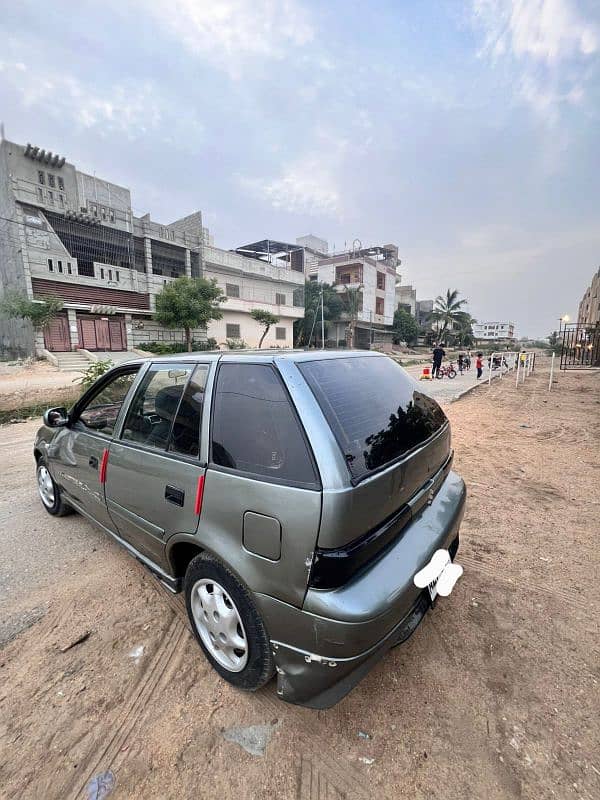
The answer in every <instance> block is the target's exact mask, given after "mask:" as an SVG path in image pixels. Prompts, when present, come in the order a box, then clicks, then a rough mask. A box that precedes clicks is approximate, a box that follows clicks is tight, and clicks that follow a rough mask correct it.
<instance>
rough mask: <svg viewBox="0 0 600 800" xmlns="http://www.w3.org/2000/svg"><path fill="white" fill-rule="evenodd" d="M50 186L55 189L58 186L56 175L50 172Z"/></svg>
mask: <svg viewBox="0 0 600 800" xmlns="http://www.w3.org/2000/svg"><path fill="white" fill-rule="evenodd" d="M48 186H51V187H52V188H53V189H54V187H55V186H56V180H55V178H54V175H52V174H51V173H50V172H49V173H48Z"/></svg>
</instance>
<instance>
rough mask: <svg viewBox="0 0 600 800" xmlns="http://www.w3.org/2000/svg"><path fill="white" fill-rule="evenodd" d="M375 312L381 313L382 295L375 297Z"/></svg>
mask: <svg viewBox="0 0 600 800" xmlns="http://www.w3.org/2000/svg"><path fill="white" fill-rule="evenodd" d="M375 313H376V314H383V297H376V298H375Z"/></svg>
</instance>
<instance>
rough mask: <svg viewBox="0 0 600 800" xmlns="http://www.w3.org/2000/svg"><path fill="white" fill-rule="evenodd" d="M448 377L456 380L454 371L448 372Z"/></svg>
mask: <svg viewBox="0 0 600 800" xmlns="http://www.w3.org/2000/svg"><path fill="white" fill-rule="evenodd" d="M448 377H449V378H456V370H455V369H450V370H448Z"/></svg>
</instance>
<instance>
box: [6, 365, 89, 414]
mask: <svg viewBox="0 0 600 800" xmlns="http://www.w3.org/2000/svg"><path fill="white" fill-rule="evenodd" d="M79 377H80V375H79V374H78V373H76V372H61V371H60V370H59V369H58V368H57V367H55V366H54V365H53V364H49V363H48V362H47V361H32V362H26V363H25V364H23V365H18V366H9V364H8V363H0V411H2V410H4V409H7V410H12V409H14V408H22V407H24V406H33V405H35V404H36V403H45V402H46V401H47V400H48V399H50V400H52V401H54V400H56V401H58V400H60V399H65V400H68V399H72V398H73V397H74V396H76V395H77V393H78V391H79V388H78V386H77V383H74V380H77V379H78V378H79Z"/></svg>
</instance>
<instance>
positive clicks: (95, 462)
mask: <svg viewBox="0 0 600 800" xmlns="http://www.w3.org/2000/svg"><path fill="white" fill-rule="evenodd" d="M89 465H90V467H91V468H92V469H98V459H97V458H96V456H90V460H89Z"/></svg>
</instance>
